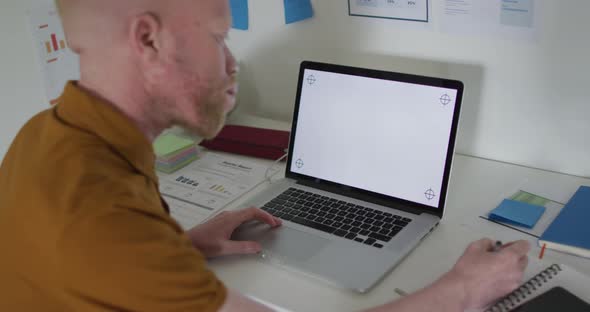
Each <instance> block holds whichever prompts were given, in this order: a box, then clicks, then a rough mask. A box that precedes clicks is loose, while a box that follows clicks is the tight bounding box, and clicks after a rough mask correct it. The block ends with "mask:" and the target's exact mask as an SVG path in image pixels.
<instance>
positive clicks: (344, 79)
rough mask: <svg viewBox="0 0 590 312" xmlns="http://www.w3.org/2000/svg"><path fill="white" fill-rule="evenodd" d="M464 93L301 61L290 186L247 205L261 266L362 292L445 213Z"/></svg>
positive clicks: (283, 183)
mask: <svg viewBox="0 0 590 312" xmlns="http://www.w3.org/2000/svg"><path fill="white" fill-rule="evenodd" d="M462 93H463V84H462V83H461V82H459V81H453V80H447V79H440V78H431V77H422V76H415V75H408V74H400V73H393V72H384V71H377V70H370V69H362V68H352V67H346V66H339V65H332V64H323V63H316V62H307V61H306V62H303V63H302V64H301V69H300V75H299V82H298V90H297V98H296V105H295V113H294V117H293V126H292V132H291V143H290V148H289V152H288V159H287V168H286V177H285V178H284V179H281V180H280V181H279V182H275V183H273V184H272V185H271V186H270V188H269V189H267V190H265V191H264V192H262V193H261V194H258V195H256V196H255V198H254V199H253V200H252V201H251V202H249V203H248V205H247V206H256V207H261V208H262V209H264V210H266V211H268V212H270V213H271V214H273V215H275V216H278V217H279V218H281V219H283V226H282V227H280V228H277V229H270V228H269V227H268V226H266V225H264V224H261V223H259V222H250V223H248V224H245V225H243V226H242V227H240V228H239V229H238V231H237V232H236V233H235V235H234V238H235V239H238V240H256V241H259V242H260V243H261V244H262V246H263V250H264V251H263V252H262V253H261V255H260V258H261V259H263V260H264V261H268V262H270V263H272V264H275V265H279V266H282V267H285V268H287V269H289V270H294V271H297V272H301V273H304V274H307V275H310V276H313V277H316V278H320V279H322V280H325V281H328V282H331V283H333V284H336V285H338V286H341V287H344V288H349V289H353V290H356V291H358V292H361V293H364V292H367V291H369V290H370V289H371V288H372V287H373V286H375V285H376V284H377V283H378V282H379V281H380V280H381V279H382V278H383V277H384V276H385V275H386V274H387V273H388V272H389V271H391V270H392V269H393V268H394V267H395V266H396V265H397V264H399V263H400V262H401V261H402V259H403V258H404V257H406V256H407V255H408V254H409V253H410V252H411V251H412V250H413V249H414V248H415V247H416V246H417V245H418V244H419V243H420V241H421V240H423V239H424V238H425V237H426V236H427V235H428V234H429V233H431V232H432V231H433V230H434V228H435V227H436V226H437V225H438V223H439V221H440V220H441V218H442V216H443V214H444V206H445V199H446V195H447V194H446V193H447V188H448V184H449V178H450V172H451V164H452V158H453V154H454V145H455V137H456V133H457V127H458V122H459V111H460V104H461V99H462Z"/></svg>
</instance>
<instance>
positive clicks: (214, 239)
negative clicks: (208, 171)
mask: <svg viewBox="0 0 590 312" xmlns="http://www.w3.org/2000/svg"><path fill="white" fill-rule="evenodd" d="M251 220H258V221H260V222H264V223H266V224H268V225H270V226H272V227H277V226H280V225H281V224H282V222H281V220H280V219H278V218H275V217H273V216H271V215H270V214H269V213H267V212H265V211H263V210H260V209H258V208H248V209H244V210H240V211H232V212H227V211H225V212H222V213H221V214H219V215H218V216H216V217H214V218H213V219H211V220H209V221H208V222H206V223H203V224H201V225H198V226H196V227H194V228H192V229H191V230H189V231H187V235H188V236H189V238H190V239H191V241H192V243H193V246H195V248H197V249H199V250H200V251H201V252H202V253H203V254H204V255H205V256H206V257H207V258H214V257H219V256H227V255H236V254H253V253H257V252H260V251H261V249H262V247H261V246H260V244H259V243H257V242H248V241H232V240H231V235H232V233H233V232H234V231H235V230H236V228H238V226H240V225H241V224H243V223H244V222H248V221H251Z"/></svg>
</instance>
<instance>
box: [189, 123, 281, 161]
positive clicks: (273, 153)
mask: <svg viewBox="0 0 590 312" xmlns="http://www.w3.org/2000/svg"><path fill="white" fill-rule="evenodd" d="M289 137H290V134H289V132H287V131H279V130H270V129H262V128H253V127H245V126H232V125H229V126H225V127H224V128H223V130H221V132H220V133H219V135H218V136H217V137H216V138H215V139H213V140H208V141H203V142H201V144H200V145H201V146H204V147H206V148H208V149H210V150H217V151H223V152H227V153H234V154H240V155H247V156H253V157H259V158H267V159H273V160H274V159H279V158H281V157H282V156H283V155H285V154H286V153H287V148H288V147H289Z"/></svg>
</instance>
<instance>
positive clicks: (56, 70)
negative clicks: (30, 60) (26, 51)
mask: <svg viewBox="0 0 590 312" xmlns="http://www.w3.org/2000/svg"><path fill="white" fill-rule="evenodd" d="M28 21H29V27H30V29H31V33H32V38H33V44H34V47H35V50H36V54H37V56H38V61H39V65H40V70H41V77H42V79H43V82H44V86H45V94H46V96H47V102H48V103H49V104H51V105H54V104H56V103H57V100H58V98H59V96H60V95H61V93H62V92H63V89H64V86H65V85H66V83H67V82H68V81H69V80H79V79H80V65H79V64H80V62H79V58H78V56H77V55H76V54H75V53H74V52H72V51H71V50H70V49H69V47H68V44H67V42H66V38H65V35H64V31H63V27H62V25H61V20H60V18H59V14H58V12H57V9H56V8H55V6H53V5H51V4H48V5H42V6H39V7H37V8H34V9H31V10H29V12H28Z"/></svg>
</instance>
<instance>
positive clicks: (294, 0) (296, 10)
mask: <svg viewBox="0 0 590 312" xmlns="http://www.w3.org/2000/svg"><path fill="white" fill-rule="evenodd" d="M283 1H284V3H285V22H286V23H287V24H291V23H296V22H299V21H302V20H304V19H308V18H311V17H313V7H312V6H311V0H283Z"/></svg>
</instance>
